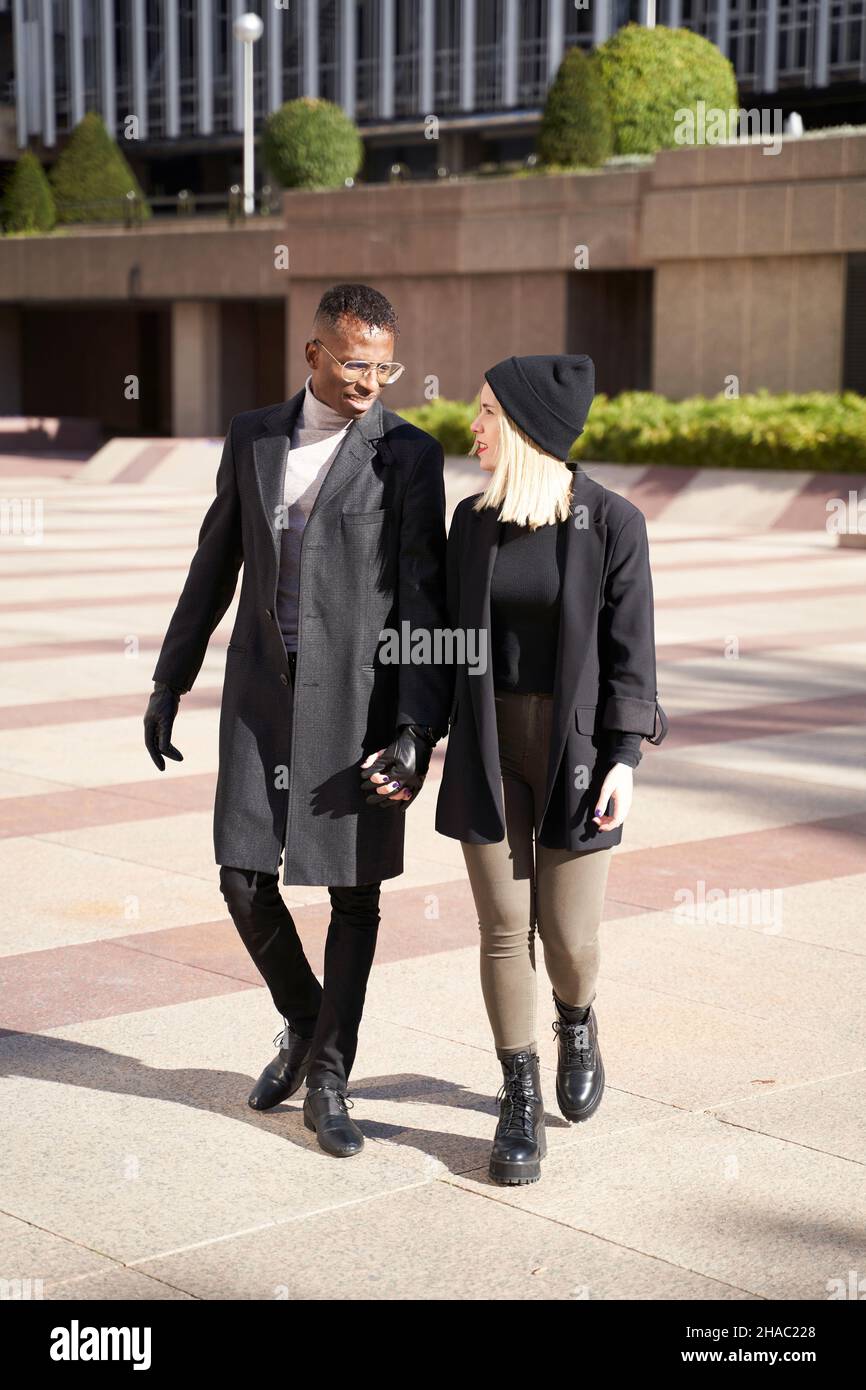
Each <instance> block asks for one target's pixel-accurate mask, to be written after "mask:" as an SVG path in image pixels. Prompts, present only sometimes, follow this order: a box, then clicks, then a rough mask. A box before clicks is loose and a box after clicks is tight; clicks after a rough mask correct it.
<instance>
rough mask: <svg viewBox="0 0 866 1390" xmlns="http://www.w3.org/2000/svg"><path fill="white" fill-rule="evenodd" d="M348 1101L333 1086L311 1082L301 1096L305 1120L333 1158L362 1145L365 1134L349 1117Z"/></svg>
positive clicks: (347, 1153) (357, 1148) (346, 1154)
mask: <svg viewBox="0 0 866 1390" xmlns="http://www.w3.org/2000/svg"><path fill="white" fill-rule="evenodd" d="M351 1104H352V1102H351V1101H350V1100H348V1101H347V1099H346V1097H345V1095H344V1094H343V1092H342V1091H338V1090H337V1088H336V1086H312V1087H311V1088H310V1090H309V1091H308V1092H307V1094H306V1097H305V1099H304V1124H305V1125H306V1127H307V1129H312V1130H313V1131H314V1132H315V1135H316V1138H317V1139H318V1141H319V1146H320V1147H321V1148H323V1149H324V1150H325V1153H328V1154H332V1155H333V1157H334V1158H348V1157H349V1155H350V1154H356V1153H357V1152H358V1151H359V1149H363V1147H364V1136H363V1134H362V1133H361V1131H360V1130H359V1128H358V1126H357V1125H356V1124H355V1121H354V1120H352V1119H350V1118H349V1111H348V1109H347V1107H348V1106H350V1105H351Z"/></svg>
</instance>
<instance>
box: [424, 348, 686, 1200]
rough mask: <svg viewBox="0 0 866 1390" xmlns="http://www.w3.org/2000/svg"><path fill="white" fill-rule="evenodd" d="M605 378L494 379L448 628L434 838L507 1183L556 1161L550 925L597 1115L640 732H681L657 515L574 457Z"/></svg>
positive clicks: (562, 1029)
mask: <svg viewBox="0 0 866 1390" xmlns="http://www.w3.org/2000/svg"><path fill="white" fill-rule="evenodd" d="M594 380H595V371H594V367H593V364H592V362H591V360H590V359H589V358H588V357H585V356H560V357H510V358H508V359H507V360H506V361H503V362H499V363H498V364H497V365H496V366H495V367H493V368H491V370H490V371H488V372H487V373H485V382H484V385H483V387H482V390H481V397H480V409H479V412H478V415H477V417H476V419H475V420H474V421H473V424H472V432H473V434H474V435H475V444H474V446H473V449H472V453H473V454H475V455H477V456H478V458H479V461H480V466H481V468H482V469H483V471H484V472H486V473H489V474H490V478H489V480H488V483H487V486H486V488H485V490H484V491H483V492H481V493H476V494H475V495H474V496H473V497H467V498H465V499H464V500H463V501H462V502H461V503H460V504H459V505H458V506H457V508H456V510H455V512H454V517H453V519H452V523H451V530H450V533H449V536H448V552H447V554H448V608H449V621H450V623H451V626H452V627H453V628H455V629H457V630H458V631H459V632H462V633H465V634H466V638H467V651H472V652H477V653H479V654H480V656H481V659H480V660H479V661H478V662H477V663H476V664H477V666H478V668H479V669H478V671H473V670H472V669H471V666H470V664H469V663H468V662H467V663H462V664H460V665H459V666H458V669H457V679H456V684H455V693H454V700H453V705H452V710H451V726H450V731H449V736H448V747H447V752H446V755H445V766H444V771H443V777H442V785H441V788H440V792H439V799H438V803H437V808H436V828H437V830H439V831H440V832H441V833H442V834H443V835H449V836H451V837H452V838H455V839H458V840H460V842H461V846H462V849H463V855H464V859H465V861H466V868H467V872H468V875H469V881H470V884H471V886H472V893H473V896H474V899H475V906H476V909H477V912H478V923H479V927H480V932H481V987H482V992H483V995H484V1002H485V1005H486V1007H487V1013H488V1017H489V1019H490V1025H491V1029H492V1031H493V1036H494V1042H495V1045H496V1053H497V1056H498V1057H499V1059H500V1061H501V1064H502V1075H503V1084H502V1088H501V1090H500V1093H499V1095H498V1097H497V1099H498V1100H499V1101H500V1115H499V1123H498V1125H497V1128H496V1134H495V1137H494V1140H493V1147H492V1150H491V1155H490V1176H491V1178H492V1179H493V1180H494V1181H495V1182H500V1183H525V1182H535V1181H537V1179H538V1178H539V1177H540V1173H541V1168H540V1160H541V1159H542V1158H543V1156H544V1154H545V1151H546V1141H545V1133H544V1103H543V1100H542V1096H541V1087H540V1077H539V1061H538V1052H537V1035H536V977H535V950H534V944H535V930H536V927H537V930H538V934H539V936H540V937H541V940H542V942H543V945H544V963H545V966H546V969H547V973H548V976H549V979H550V982H551V985H552V988H553V999H554V1005H555V1010H556V1018H555V1021H554V1023H553V1028H554V1030H555V1031H556V1033H557V1035H558V1065H557V1075H556V1098H557V1101H558V1104H559V1108H560V1110H561V1111H562V1113H563V1115H565V1117H566V1118H567V1119H569V1120H574V1121H577V1120H585V1119H588V1117H589V1116H590V1115H592V1114H593V1112H594V1111H595V1110H596V1109H597V1107H598V1105H599V1103H600V1101H601V1097H602V1092H603V1090H604V1068H603V1065H602V1060H601V1054H600V1051H599V1046H598V1035H597V1025H596V1019H595V1013H594V1010H593V1008H592V1003H593V1000H594V999H595V993H596V980H597V975H598V967H599V942H598V930H599V923H600V920H601V911H602V904H603V900H604V893H605V887H606V883H607V875H608V870H609V868H610V854H609V853H605V852H604V851H609V850H610V849H611V848H612V847H613V846H614V845H616V844H619V843H620V841H621V839H622V824H623V821H624V820H625V817H626V815H627V814H628V810H629V807H630V805H631V799H632V778H633V769H634V768H635V767H636V766H637V764H638V762H639V761H640V758H641V752H640V742H641V738H642V737H646V738H648V739H649V742H651V743H661V741H662V739H663V738H664V736H665V733H666V732H667V720H666V718H665V715H664V711H663V710H662V709H661V707H660V706H659V704H658V693H657V690H656V664H655V643H654V631H653V596H652V579H651V576H650V568H649V553H648V544H647V534H646V523H645V520H644V517H643V514H642V513H641V512H640V511H638V509H637V508H636V507H635V506H633V505H632V503H630V502H628V501H627V500H626V499H625V498H624V497H620V496H619V495H618V494H617V493H614V492H609V491H608V489H607V488H604V487H602V486H601V485H600V484H599V483H596V482H593V481H592V480H591V479H590V478H589V477H587V475H586V474H585V473H584V472H583V471H582V470H581V469H580V468H578V467H577V465H574V464H571V465H569V464H568V463H567V462H566V460H567V458H568V453H569V450H570V448H571V445H572V443H573V442H574V440H575V438H576V437H577V436H578V435H579V434H581V433H582V431H583V427H584V423H585V420H586V416H587V414H588V411H589V407H590V405H591V403H592V398H593V390H594ZM473 639H475V640H477V643H478V645H477V647H472V646H471V643H472V641H473ZM657 718H658V719H659V720H660V731H659V733H658V734H657V735H656V732H655V731H656V722H657Z"/></svg>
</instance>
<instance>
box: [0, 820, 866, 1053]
mask: <svg viewBox="0 0 866 1390" xmlns="http://www.w3.org/2000/svg"><path fill="white" fill-rule="evenodd" d="M864 868H866V812H864V813H863V814H862V815H859V816H844V817H838V818H833V819H830V820H825V821H816V822H815V823H814V824H794V825H787V826H781V827H778V828H777V829H772V830H766V831H758V832H752V833H751V834H750V835H748V836H744V835H729V836H721V837H718V838H716V839H707V840H693V841H688V842H687V843H685V844H680V845H670V846H662V847H659V848H655V849H648V850H631V851H622V850H619V851H617V852H616V853H615V855H614V859H613V863H612V865H611V873H610V879H609V886H608V893H607V897H606V901H605V907H604V912H603V920H604V921H613V920H616V919H617V918H622V917H627V916H634V915H635V914H636V913H650V912H653V911H662V910H668V911H669V910H672V909H674V908H675V907H677V906H678V904H679V903H680V901H681V899H680V896H679V895H680V894H681V893H682V892H683V891H684V890H685V891H687V892H693V893H696V894H699V893H700V892H704V893H709V892H710V891H711V890H714V889H721V890H723V891H724V892H756V891H760V890H761V889H783V888H785V887H788V886H791V885H793V884H798V883H810V882H820V881H824V880H825V879H832V878H835V877H839V876H845V875H849V874H856V873H862V872H863V871H864ZM431 912H433V913H435V914H436V915H434V916H430V915H428V914H430V913H431ZM381 914H382V920H381V924H380V927H379V942H378V946H377V951H376V963H377V965H384V964H387V963H388V962H389V961H396V960H407V959H410V958H413V957H419V956H429V955H436V954H439V953H440V952H443V951H453V950H459V949H463V948H466V947H471V946H474V945H476V944H477V940H478V928H477V916H476V912H475V905H474V902H473V900H472V893H471V890H470V887H469V884H468V881H467V880H465V879H457V880H452V881H449V882H447V883H434V884H427V885H425V886H424V887H422V888H408V889H405V890H394V891H391V892H387V893H383V894H382V897H381ZM291 915H292V918H293V920H294V921H295V924H296V925H297V928H298V931H299V933H300V936H301V939H302V940H303V942H304V948H305V950H306V952H307V956H308V958H309V960H310V964H311V965H312V967H313V970H314V971H315V972H316V973H317V974H318V975H321V973H322V968H323V951H324V943H325V936H326V932H327V927H328V922H329V919H330V907H329V904H327V903H317V904H314V905H311V906H309V907H293V908H291ZM255 987H263V985H262V982H261V980H260V978H259V976H258V973H257V972H256V970H255V968H254V966H253V965H252V962H251V961H250V959H249V957H248V955H247V953H246V951H245V950H244V948H243V946H242V945H241V942H240V940H239V938H238V936H237V934H236V931H235V928H234V926H233V924H232V922H231V920H230V919H229V918H222V919H218V920H216V921H210V922H199V923H194V924H193V923H191V924H189V925H183V926H178V927H168V928H164V929H162V930H159V931H155V932H140V933H135V934H132V935H129V936H119V937H113V938H112V939H111V940H109V941H99V942H87V943H84V944H81V945H74V946H59V947H56V948H54V949H51V950H45V951H29V952H26V953H23V954H20V955H13V956H6V957H2V958H0V993H2V998H3V1023H4V1026H5V1027H6V1028H9V1029H17V1030H21V1031H28V1030H29V1031H38V1030H39V1029H46V1028H60V1027H65V1026H69V1025H71V1024H75V1023H82V1022H85V1021H87V1020H90V1019H95V1018H109V1017H116V1016H119V1015H122V1014H125V1013H135V1012H138V1011H140V1010H143V1009H152V1008H160V1007H163V1006H165V1005H170V1004H181V1003H186V1002H189V1001H191V1000H194V999H205V998H215V997H218V996H220V995H223V994H229V993H233V992H235V991H236V990H239V989H248V988H255Z"/></svg>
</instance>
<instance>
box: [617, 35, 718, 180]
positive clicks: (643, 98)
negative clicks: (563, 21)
mask: <svg viewBox="0 0 866 1390" xmlns="http://www.w3.org/2000/svg"><path fill="white" fill-rule="evenodd" d="M596 61H597V62H598V63H599V66H600V69H601V74H602V77H603V79H604V85H605V90H606V93H607V99H608V103H609V105H610V112H611V117H612V120H613V134H614V148H615V153H616V154H652V153H654V152H655V151H656V150H664V149H671V148H673V146H674V145H676V143H677V141H676V130H677V114H676V113H677V112H678V111H686V110H688V111H695V110H696V108H697V103H698V102H699V101H702V102H704V103H705V106H706V107H707V108H708V109H709V108H713V109H718V110H721V111H725V112H728V111H730V110H736V109H737V108H738V107H739V96H738V94H737V79H736V75H735V73H734V68H733V65H732V64H731V63H730V62H729V61H728V59H727V58H725V57H724V56H723V55H722V53H721V52H720V51H719V49H718V48H716V46H715V44H713V43H710V41H709V39H704V38H701V36H700V34H693V33H692V32H691V31H690V30H689V29H664V28H657V29H645V28H644V27H643V26H642V25H640V24H627V25H625V27H624V28H623V29H620V30H619V31H618V32H617V33H616V34H614V35H613V36H612V38H609V39H608V40H607V42H606V43H603V44H602V45H601V46H600V47H599V48H598V49H597V50H596ZM732 134H733V132H732Z"/></svg>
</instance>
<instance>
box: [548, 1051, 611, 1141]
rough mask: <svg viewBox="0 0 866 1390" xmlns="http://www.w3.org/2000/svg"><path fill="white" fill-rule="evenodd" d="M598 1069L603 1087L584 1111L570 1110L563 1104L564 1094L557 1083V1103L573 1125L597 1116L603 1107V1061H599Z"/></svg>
mask: <svg viewBox="0 0 866 1390" xmlns="http://www.w3.org/2000/svg"><path fill="white" fill-rule="evenodd" d="M598 1069H599V1072H600V1074H601V1085H600V1086H599V1088H598V1093H597V1095H596V1097H595V1099H594V1100H592V1101H590V1103H589V1105H588V1106H586V1107H585V1108H584V1109H583V1110H569V1109H568V1107H567V1106H566V1105H564V1104H563V1098H562V1094H561V1092H560V1089H559V1082H558V1081H557V1083H556V1103H557V1105H558V1106H559V1109H560V1112H561V1114H563V1115H564V1116H565V1118H566V1119H567V1120H570V1121H571V1123H572V1124H573V1125H576V1124H580V1122H581V1121H582V1120H588V1119H590V1118H591V1116H593V1115H594V1114H595V1112H596V1110H597V1109H598V1107H599V1106H600V1105H601V1101H602V1096H603V1095H604V1062H602V1061H601V1059H599V1068H598Z"/></svg>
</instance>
